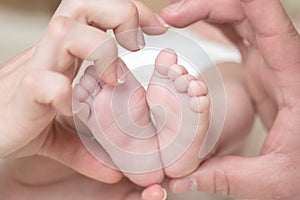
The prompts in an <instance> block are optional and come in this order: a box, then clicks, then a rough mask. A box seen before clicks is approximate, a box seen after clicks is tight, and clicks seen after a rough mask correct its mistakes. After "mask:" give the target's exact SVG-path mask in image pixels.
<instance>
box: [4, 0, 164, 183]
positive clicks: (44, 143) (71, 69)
mask: <svg viewBox="0 0 300 200" xmlns="http://www.w3.org/2000/svg"><path fill="white" fill-rule="evenodd" d="M141 12H142V13H143V15H140V13H141ZM145 19H147V20H145ZM139 26H141V27H146V26H152V27H153V26H154V27H158V28H159V29H156V30H160V31H161V32H164V31H165V30H166V28H165V27H164V26H163V25H162V24H161V23H160V22H159V20H158V19H157V18H156V17H155V15H154V14H153V13H152V12H151V11H150V10H149V8H147V7H146V6H145V5H143V4H141V3H139V2H135V3H133V2H131V1H127V0H125V1H124V0H113V1H104V0H103V1H96V0H88V1H81V0H75V1H73V0H72V1H70V0H64V1H62V2H61V4H60V6H59V8H58V9H57V11H56V13H55V14H54V16H53V18H52V19H51V21H50V23H49V25H48V27H47V30H46V32H45V33H44V35H43V36H42V38H41V40H40V41H39V42H38V43H37V44H36V45H35V46H33V47H32V48H30V49H29V50H27V51H25V52H23V53H22V54H20V55H18V56H17V57H15V58H13V59H11V60H10V61H8V62H7V63H4V64H2V65H1V66H0V91H1V96H0V107H1V111H0V119H1V120H0V121H1V122H0V133H1V134H0V158H16V157H24V156H29V155H34V154H41V155H44V156H48V157H51V158H53V159H54V160H57V161H60V162H61V163H63V164H65V165H67V166H69V167H71V168H73V169H75V170H77V171H78V172H80V173H82V174H84V175H86V176H88V177H92V178H94V179H97V180H100V181H103V182H107V183H112V182H117V181H119V180H120V178H121V177H122V175H121V173H119V172H117V171H115V170H112V169H110V168H107V167H105V166H104V165H103V164H102V163H100V162H99V161H97V160H96V159H94V158H93V157H92V156H91V155H90V154H89V153H88V152H87V150H86V149H85V148H84V146H83V145H82V144H81V142H80V140H79V139H78V136H77V135H76V133H75V129H74V128H73V125H72V123H70V121H72V120H69V119H68V118H67V117H62V116H72V108H71V96H72V95H71V92H72V87H71V85H72V81H73V78H74V76H75V75H76V73H77V70H78V69H77V67H78V63H80V60H83V59H86V58H89V57H88V56H89V54H90V53H91V52H92V51H93V50H94V49H95V48H96V47H97V46H98V45H99V44H101V43H103V42H104V41H106V40H108V39H109V38H110V37H109V36H108V35H107V34H106V33H105V31H106V30H107V29H113V30H114V32H115V33H120V32H126V31H127V32H128V34H125V35H127V36H128V37H126V39H125V38H124V37H117V41H118V42H119V43H120V44H121V45H122V46H124V47H125V48H127V49H129V50H131V51H135V50H138V49H140V48H141V47H143V45H144V40H143V36H142V33H141V32H140V31H138V29H137V28H139ZM132 29H133V30H134V31H132ZM158 33H159V32H154V33H153V34H158ZM112 41H113V40H112ZM115 57H117V50H116V44H115V43H114V42H111V43H109V44H108V45H105V46H104V47H102V48H101V51H100V52H98V54H97V55H96V56H94V57H92V58H89V59H91V60H93V61H94V62H95V63H96V67H97V70H98V71H97V72H98V73H99V75H101V78H102V79H103V81H104V82H106V83H108V84H111V85H115V84H116V83H117V73H116V66H117V62H113V63H112V64H109V66H108V67H107V68H106V67H103V66H106V65H107V63H109V61H110V60H111V59H112V58H115ZM101 63H102V64H103V65H102V64H101Z"/></svg>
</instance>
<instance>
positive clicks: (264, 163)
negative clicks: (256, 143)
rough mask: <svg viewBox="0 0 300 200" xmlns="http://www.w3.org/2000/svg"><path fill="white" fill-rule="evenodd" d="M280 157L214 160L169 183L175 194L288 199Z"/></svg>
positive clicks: (287, 188)
mask: <svg viewBox="0 0 300 200" xmlns="http://www.w3.org/2000/svg"><path fill="white" fill-rule="evenodd" d="M284 166H287V162H286V160H285V159H284V157H283V156H281V155H275V154H273V155H267V156H261V157H257V158H242V157H223V158H220V157H215V158H212V159H210V160H208V161H206V162H205V163H204V164H203V165H202V166H200V168H199V169H198V171H196V172H195V173H194V174H192V175H190V176H189V177H187V178H184V179H178V180H172V181H171V182H170V188H171V190H172V191H174V192H175V193H181V192H186V191H191V190H199V191H204V192H209V193H215V194H219V195H222V196H231V197H235V198H243V199H264V200H266V199H291V198H287V197H289V195H293V193H292V192H291V190H289V189H290V187H289V184H285V181H286V180H287V179H286V177H284V174H285V173H284V172H283V171H284Z"/></svg>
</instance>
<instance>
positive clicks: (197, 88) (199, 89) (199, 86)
mask: <svg viewBox="0 0 300 200" xmlns="http://www.w3.org/2000/svg"><path fill="white" fill-rule="evenodd" d="M187 91H188V94H189V96H190V97H194V96H203V95H207V93H208V88H207V86H206V84H205V83H204V82H203V81H200V80H192V81H190V83H189V85H188V90H187Z"/></svg>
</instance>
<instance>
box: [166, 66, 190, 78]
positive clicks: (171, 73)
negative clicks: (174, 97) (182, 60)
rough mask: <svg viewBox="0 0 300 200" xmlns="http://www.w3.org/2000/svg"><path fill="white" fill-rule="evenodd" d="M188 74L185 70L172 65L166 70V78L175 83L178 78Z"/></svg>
mask: <svg viewBox="0 0 300 200" xmlns="http://www.w3.org/2000/svg"><path fill="white" fill-rule="evenodd" d="M187 73H188V72H187V71H186V69H185V68H184V67H182V66H180V65H172V66H171V67H170V68H169V70H168V77H169V79H171V80H172V81H175V80H176V79H177V78H178V77H179V76H181V75H185V74H187Z"/></svg>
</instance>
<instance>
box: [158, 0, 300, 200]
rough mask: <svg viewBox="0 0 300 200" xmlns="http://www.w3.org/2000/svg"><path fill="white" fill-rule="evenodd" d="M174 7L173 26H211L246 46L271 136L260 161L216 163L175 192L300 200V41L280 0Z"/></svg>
mask: <svg viewBox="0 0 300 200" xmlns="http://www.w3.org/2000/svg"><path fill="white" fill-rule="evenodd" d="M172 2H173V4H172V5H170V6H169V7H166V8H165V9H164V10H163V11H162V13H161V16H162V17H163V18H164V19H165V21H167V22H168V23H169V24H171V25H174V26H177V27H184V26H187V25H189V24H191V23H193V22H196V21H198V20H205V21H207V22H209V23H211V24H214V25H215V26H217V27H218V28H220V29H221V30H222V31H223V32H224V33H225V34H226V35H227V36H228V38H229V39H231V40H232V41H233V42H234V43H235V44H236V46H237V47H239V49H240V51H241V53H242V56H243V65H245V69H246V82H247V86H248V89H249V91H250V93H251V96H252V99H253V101H254V103H255V106H256V109H257V112H258V113H259V115H260V116H261V118H262V120H263V122H264V124H265V125H266V127H267V128H268V129H269V134H268V137H267V139H266V141H265V143H264V145H263V147H262V150H261V155H260V156H258V157H253V158H244V157H235V156H225V157H214V158H211V159H209V160H207V161H206V162H205V163H204V164H203V165H201V166H200V168H199V169H198V170H197V171H196V172H195V173H194V174H192V175H190V176H188V177H186V178H183V179H178V180H173V181H171V183H170V187H171V189H172V190H173V191H174V192H185V191H188V190H200V191H205V192H212V193H217V194H221V195H225V196H226V195H229V196H232V197H238V198H246V199H299V197H300V192H299V187H298V186H299V180H300V161H299V154H300V137H299V134H300V132H299V130H300V123H299V122H300V109H299V108H300V105H299V99H300V90H299V87H300V57H299V54H300V37H299V33H298V32H297V31H296V30H295V27H294V26H293V24H292V22H291V20H290V19H289V17H288V15H287V14H286V12H285V10H284V8H283V7H282V5H281V3H280V1H279V0H229V1H219V0H185V1H172Z"/></svg>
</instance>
